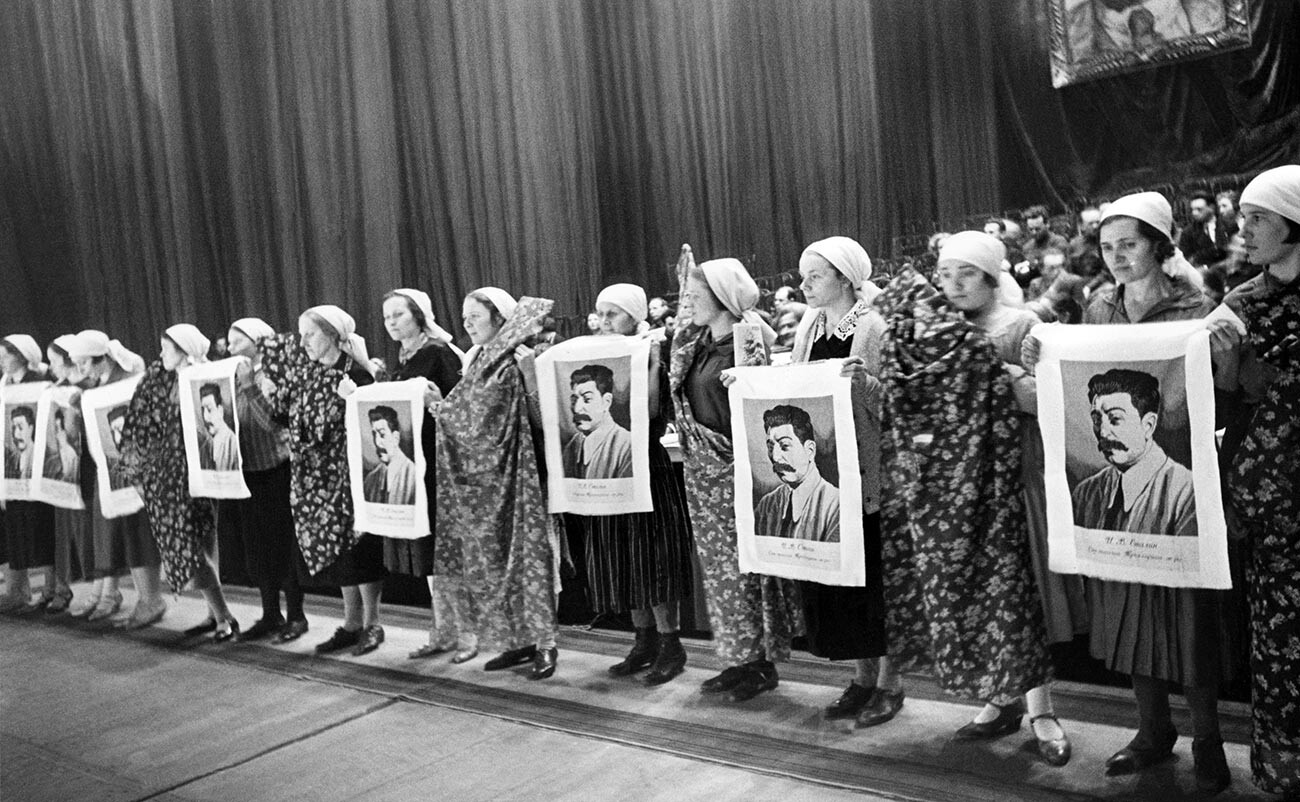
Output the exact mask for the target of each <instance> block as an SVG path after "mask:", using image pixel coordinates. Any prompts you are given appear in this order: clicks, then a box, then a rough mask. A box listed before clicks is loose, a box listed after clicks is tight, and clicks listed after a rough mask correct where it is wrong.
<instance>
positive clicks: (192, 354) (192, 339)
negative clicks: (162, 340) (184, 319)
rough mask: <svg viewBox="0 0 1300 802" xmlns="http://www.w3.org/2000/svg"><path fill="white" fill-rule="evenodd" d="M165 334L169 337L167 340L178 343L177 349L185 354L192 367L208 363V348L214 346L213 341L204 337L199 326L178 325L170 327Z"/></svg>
mask: <svg viewBox="0 0 1300 802" xmlns="http://www.w3.org/2000/svg"><path fill="white" fill-rule="evenodd" d="M163 333H164V334H166V335H167V339H169V340H171V341H172V342H174V343H176V345H177V347H179V348H180V349H181V350H182V351H184V352H185V356H187V357H188V358H189V360H190V364H191V365H197V364H199V363H200V362H207V361H208V348H209V347H210V346H211V345H212V341H211V340H209V339H208V338H207V337H205V336H203V332H201V331H199V328H198V326H194V325H192V324H190V323H177V324H176V325H175V326H170V327H168V329H167V331H165V332H163Z"/></svg>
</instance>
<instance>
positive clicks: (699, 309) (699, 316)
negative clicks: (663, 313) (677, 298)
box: [679, 276, 722, 326]
mask: <svg viewBox="0 0 1300 802" xmlns="http://www.w3.org/2000/svg"><path fill="white" fill-rule="evenodd" d="M683 297H684V299H685V301H686V303H687V306H688V308H689V309H690V313H691V322H692V323H694V324H695V325H697V326H707V325H709V324H710V323H712V322H713V319H714V318H716V317H717V316H718V313H720V312H721V311H722V304H720V303H719V302H718V298H717V296H715V295H714V294H713V290H711V289H709V283H708V282H707V281H705V280H704V279H703V278H697V277H695V276H692V277H690V278H688V279H687V280H686V292H685V294H684V296H683ZM679 312H680V310H679Z"/></svg>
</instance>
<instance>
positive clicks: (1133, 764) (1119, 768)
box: [1106, 729, 1178, 777]
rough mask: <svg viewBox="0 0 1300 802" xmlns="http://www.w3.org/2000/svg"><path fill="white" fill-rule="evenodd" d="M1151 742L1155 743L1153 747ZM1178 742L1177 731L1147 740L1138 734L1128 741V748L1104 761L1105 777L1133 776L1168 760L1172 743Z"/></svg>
mask: <svg viewBox="0 0 1300 802" xmlns="http://www.w3.org/2000/svg"><path fill="white" fill-rule="evenodd" d="M1152 740H1156V741H1157V742H1156V743H1155V744H1154V745H1153V744H1152ZM1177 740H1178V733H1177V731H1175V730H1173V729H1170V730H1169V732H1167V733H1166V734H1165V735H1163V736H1160V737H1159V738H1158V739H1152V738H1148V737H1147V736H1145V735H1143V734H1142V733H1141V732H1139V733H1138V734H1137V735H1136V736H1134V737H1133V740H1132V741H1129V744H1128V746H1126V747H1124V748H1123V749H1121V750H1119V751H1118V752H1116V753H1115V754H1113V755H1111V756H1110V757H1109V758H1108V759H1107V760H1106V774H1107V776H1111V777H1113V776H1116V775H1120V774H1133V773H1134V772H1138V771H1142V770H1143V769H1145V768H1147V767H1149V766H1154V765H1155V764H1157V763H1159V762H1161V761H1163V760H1168V759H1169V757H1170V756H1172V755H1173V753H1174V742H1176V741H1177Z"/></svg>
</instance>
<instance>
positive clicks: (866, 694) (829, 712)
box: [822, 682, 876, 721]
mask: <svg viewBox="0 0 1300 802" xmlns="http://www.w3.org/2000/svg"><path fill="white" fill-rule="evenodd" d="M875 695H876V688H875V686H872V687H870V688H864V687H862V686H861V685H859V684H858V683H856V682H850V683H849V687H847V688H845V689H844V693H842V694H840V698H838V699H836V700H835V701H834V702H831V703H830V704H828V705H826V708H825V709H824V710H823V711H822V715H823V716H824V717H825V719H826V720H827V721H835V720H836V719H841V718H857V717H858V714H859V713H861V712H862V708H864V707H866V706H867V703H868V702H870V701H871V697H873V696H875Z"/></svg>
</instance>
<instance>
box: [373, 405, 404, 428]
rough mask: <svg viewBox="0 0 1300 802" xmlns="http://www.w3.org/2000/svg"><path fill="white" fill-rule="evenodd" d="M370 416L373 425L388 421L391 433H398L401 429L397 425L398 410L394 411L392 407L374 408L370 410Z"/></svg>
mask: <svg viewBox="0 0 1300 802" xmlns="http://www.w3.org/2000/svg"><path fill="white" fill-rule="evenodd" d="M368 414H369V416H370V422H371V423H378V422H379V421H381V420H382V421H387V422H388V430H389V431H390V432H396V431H399V430H400V429H401V426H400V425H399V424H398V423H397V410H395V409H393V408H392V407H388V406H378V407H374V408H373V409H371V410H370V412H369V413H368Z"/></svg>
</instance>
